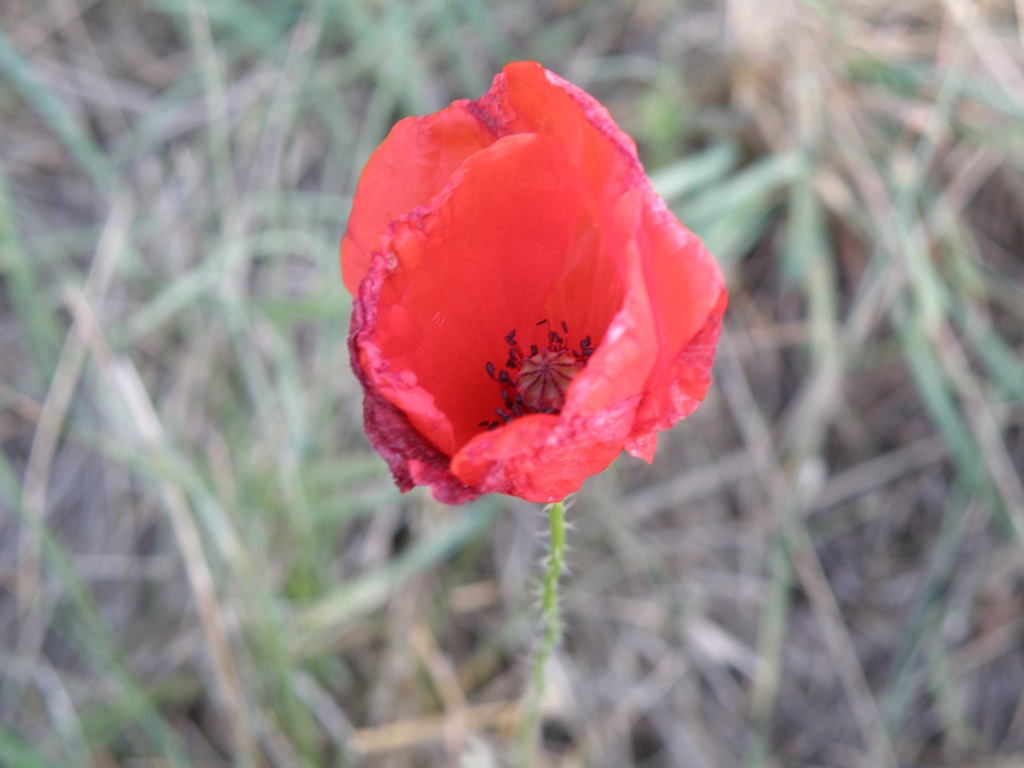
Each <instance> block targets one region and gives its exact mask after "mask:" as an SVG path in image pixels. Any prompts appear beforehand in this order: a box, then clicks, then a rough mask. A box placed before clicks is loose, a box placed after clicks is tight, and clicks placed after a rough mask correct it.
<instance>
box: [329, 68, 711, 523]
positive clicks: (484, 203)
mask: <svg viewBox="0 0 1024 768" xmlns="http://www.w3.org/2000/svg"><path fill="white" fill-rule="evenodd" d="M341 267H342V277H343V279H344V281H345V285H346V286H347V287H348V289H349V290H350V291H351V292H352V294H353V296H354V297H355V300H354V303H353V309H352V323H351V328H350V332H349V349H350V352H351V357H352V367H353V369H354V371H355V373H356V376H357V377H358V378H359V381H360V382H361V383H362V386H363V389H364V394H365V400H364V417H365V428H366V434H367V436H368V437H369V439H370V442H371V443H372V444H373V446H374V448H376V449H377V451H378V452H379V453H380V454H381V455H382V456H383V457H384V459H385V460H386V461H387V463H388V465H389V466H390V468H391V472H392V474H393V475H394V477H395V482H396V483H397V484H398V486H399V487H400V488H401V489H402V490H403V491H406V490H409V489H410V488H412V487H413V486H414V485H429V486H431V489H432V491H433V493H434V496H435V497H437V498H438V499H439V500H441V501H445V502H448V503H461V502H463V501H468V500H470V499H473V498H475V497H477V496H479V495H480V494H482V493H492V492H496V493H506V494H511V495H513V496H519V497H521V498H524V499H528V500H531V501H541V502H550V501H557V500H561V499H563V498H565V496H566V495H568V494H569V493H572V492H573V491H576V490H578V489H579V487H580V485H581V483H582V482H583V480H584V479H585V478H587V477H588V476H590V475H592V474H595V473H597V472H600V471H601V470H603V469H604V468H605V467H607V466H608V464H610V463H611V461H612V460H613V459H614V458H615V457H616V456H617V455H618V454H619V453H620V452H621V451H622V450H623V449H625V450H627V451H629V452H630V453H632V454H633V455H636V456H640V457H641V458H644V459H645V460H647V461H650V460H651V459H652V458H653V456H654V448H655V442H656V437H657V432H658V430H661V429H666V428H667V427H669V426H671V425H672V424H674V423H676V422H677V421H679V420H680V419H682V418H683V417H685V416H687V415H688V414H690V413H691V412H692V411H693V410H694V409H695V408H696V407H697V405H698V404H699V403H700V402H701V400H702V399H703V398H704V395H705V393H706V392H707V388H708V385H709V383H710V370H711V364H712V361H713V359H714V352H715V345H716V343H717V340H718V334H719V330H720V327H721V321H722V314H723V313H724V311H725V305H726V293H725V284H724V280H723V278H722V274H721V271H720V270H719V268H718V266H717V264H716V263H715V261H714V259H713V258H712V257H711V256H710V254H708V252H707V251H706V250H705V248H704V246H703V244H702V243H701V242H700V240H698V239H697V237H696V236H695V235H693V233H691V232H690V231H689V230H688V229H687V228H686V227H685V226H683V225H682V224H681V223H680V222H679V220H678V219H676V217H675V216H674V215H672V213H671V212H670V211H669V210H668V209H667V208H666V206H665V203H664V201H663V200H662V199H661V198H660V197H659V196H658V195H657V194H656V193H655V192H654V190H653V188H652V187H651V184H650V181H648V179H647V177H646V176H645V174H644V171H643V168H642V167H641V165H640V162H639V160H638V159H637V155H636V147H635V146H634V144H633V142H632V140H631V139H630V138H629V137H628V136H627V135H626V134H624V133H623V132H622V131H621V130H620V129H619V128H618V126H616V125H615V123H614V122H613V121H612V119H611V117H610V116H609V115H608V113H607V111H605V109H604V108H603V107H602V106H601V105H600V104H598V103H597V102H596V101H595V100H594V99H593V98H592V97H591V96H589V95H588V94H586V93H585V92H583V91H581V90H580V89H578V88H576V87H575V86H573V85H571V84H569V83H567V82H565V81H564V80H562V79H561V78H560V77H558V76H557V75H555V74H553V73H551V72H549V71H547V70H546V69H544V68H543V67H541V66H540V65H539V64H536V63H533V62H519V63H514V64H509V65H508V66H506V67H505V69H504V71H502V72H501V73H500V74H499V75H497V76H496V77H495V78H494V83H493V84H492V86H491V89H490V90H489V91H488V92H487V93H486V94H484V96H483V97H482V98H480V99H479V100H477V101H468V100H462V101H456V102H455V103H453V104H452V105H451V106H449V107H448V108H447V109H444V110H442V111H440V112H438V113H436V114H433V115H427V116H425V117H410V118H406V119H405V120H402V121H401V122H399V123H398V124H397V125H396V126H395V127H394V128H393V129H392V130H391V133H390V134H389V135H388V137H387V138H386V139H385V140H384V143H383V144H381V145H380V147H378V148H377V150H376V151H375V152H374V153H373V155H372V156H371V157H370V159H369V161H368V162H367V164H366V168H365V169H364V170H363V173H362V176H361V177H360V180H359V185H358V188H357V190H356V195H355V199H354V201H353V205H352V213H351V216H350V217H349V223H348V230H347V231H346V233H345V236H344V238H343V239H342V243H341Z"/></svg>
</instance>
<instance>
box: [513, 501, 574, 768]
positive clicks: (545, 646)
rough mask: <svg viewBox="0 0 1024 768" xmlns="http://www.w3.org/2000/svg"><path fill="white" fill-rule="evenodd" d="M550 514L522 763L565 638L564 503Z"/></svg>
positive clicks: (552, 506) (522, 732) (529, 753)
mask: <svg viewBox="0 0 1024 768" xmlns="http://www.w3.org/2000/svg"><path fill="white" fill-rule="evenodd" d="M545 511H546V512H547V513H548V521H549V532H550V544H549V551H548V557H547V562H546V563H545V564H544V582H543V584H542V590H541V619H542V621H543V628H544V632H543V634H542V635H541V639H540V645H539V646H538V647H537V652H536V654H535V655H534V657H533V685H532V686H531V690H530V692H529V693H528V696H529V698H528V700H527V702H526V706H525V710H524V713H523V719H522V720H521V721H520V730H519V746H520V750H519V757H520V759H519V765H520V766H528V765H530V764H531V763H532V761H531V757H532V753H533V736H534V731H535V730H536V728H537V716H538V714H539V713H540V704H541V701H542V700H543V698H544V686H545V683H546V677H545V673H546V670H547V664H548V659H549V658H551V654H552V652H553V651H554V649H555V647H556V646H557V645H558V641H559V640H560V639H561V637H562V614H561V611H560V609H559V604H558V582H559V579H560V578H561V576H562V570H563V568H564V567H565V503H564V502H562V501H556V502H555V503H554V504H549V505H548V506H547V508H546V510H545Z"/></svg>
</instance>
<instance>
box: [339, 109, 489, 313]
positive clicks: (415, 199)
mask: <svg viewBox="0 0 1024 768" xmlns="http://www.w3.org/2000/svg"><path fill="white" fill-rule="evenodd" d="M469 104H470V102H468V101H457V102H455V103H454V104H452V105H451V106H450V107H448V108H447V109H444V110H442V111H440V112H437V113H436V114H433V115H426V116H424V117H408V118H406V119H404V120H402V121H400V122H399V123H398V124H396V125H395V127H394V128H392V129H391V132H390V133H389V134H388V136H387V138H386V139H384V142H383V143H382V144H381V145H380V146H379V147H378V148H377V149H376V150H375V151H374V153H373V154H372V155H371V156H370V159H369V160H368V161H367V163H366V167H365V168H364V169H363V172H362V174H361V175H360V177H359V186H358V188H357V189H356V195H355V198H354V199H353V202H352V214H351V215H350V216H349V221H348V228H347V230H346V232H345V237H344V238H343V239H342V241H341V275H342V279H343V280H344V281H345V287H346V288H348V290H349V292H350V293H351V294H352V295H353V296H354V295H355V294H356V291H357V290H358V288H359V283H360V281H361V280H362V279H363V278H364V277H365V276H366V273H367V271H368V270H369V268H370V258H371V256H372V254H373V252H374V251H375V250H377V249H378V247H379V244H380V238H381V236H382V235H383V234H384V233H385V230H386V229H387V227H388V225H389V224H390V223H391V222H392V221H394V220H396V219H398V218H400V217H402V216H405V215H406V214H408V213H409V212H410V211H412V210H413V209H414V208H416V207H417V206H419V205H423V204H425V203H428V202H429V201H430V200H431V198H433V197H434V195H436V194H438V193H439V192H440V191H441V190H442V188H443V187H444V185H445V184H447V183H448V181H449V179H450V178H451V175H452V174H453V173H454V172H455V171H456V170H457V169H458V168H459V166H461V165H462V163H463V161H464V160H465V159H466V158H467V157H469V156H470V155H472V154H473V153H475V152H478V151H479V150H481V149H483V148H484V147H487V146H489V145H490V144H492V143H493V142H494V141H495V139H496V138H497V136H495V134H494V133H493V132H492V131H491V130H490V128H488V127H487V126H486V125H485V124H484V123H482V122H480V121H479V120H478V119H477V118H476V117H474V116H473V115H472V114H471V113H470V112H469V110H468V107H469Z"/></svg>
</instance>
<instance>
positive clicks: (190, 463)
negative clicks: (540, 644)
mask: <svg viewBox="0 0 1024 768" xmlns="http://www.w3.org/2000/svg"><path fill="white" fill-rule="evenodd" d="M1022 19H1024V2H1022V1H1021V0H1001V1H1000V0H974V1H972V0H848V1H846V2H840V0H804V1H801V0H775V1H774V2H771V3H764V2H759V1H758V0H722V1H721V2H713V1H711V0H692V1H688V2H673V0H615V1H614V2H591V1H589V0H523V2H515V3H509V2H496V1H492V0H417V1H415V2H399V0H340V1H339V2H330V1H329V0H309V1H308V2H300V1H299V0H279V1H278V2H272V3H271V2H262V1H260V0H205V1H204V0H151V1H150V2H125V1H123V0H48V1H47V2H42V3H40V2H36V1H35V0H3V2H2V4H0V374H2V376H0V445H2V452H0V765H3V766H12V767H13V768H51V767H53V766H61V767H63V766H72V767H75V768H77V767H78V766H86V767H89V768H108V767H110V766H134V767H138V768H156V767H158V766H173V767H175V768H199V767H200V766H201V767H203V768H215V767H219V766H239V767H244V768H250V767H257V766H287V767H288V768H293V767H295V766H389V767H394V768H399V767H404V766H434V765H453V766H467V767H468V768H498V767H499V766H503V765H506V764H507V758H508V755H509V754H510V752H511V745H512V744H513V743H514V736H515V732H516V728H517V720H518V709H517V704H518V701H519V697H520V695H521V692H522V690H523V689H524V686H525V685H526V681H527V679H528V676H529V657H530V652H531V649H532V648H533V646H534V642H535V640H536V637H537V633H538V631H539V622H538V619H537V613H538V601H537V579H538V576H539V573H540V562H541V559H542V557H543V555H544V551H545V550H544V532H545V530H546V520H545V518H544V516H543V515H542V513H541V510H540V508H539V507H538V506H537V505H531V504H527V503H524V502H521V501H519V500H516V499H510V498H504V497H487V498H483V499H481V500H479V501H478V502H476V503H473V504H470V505H466V506H463V507H445V506H443V505H440V504H438V503H436V502H434V501H433V500H432V499H431V498H430V496H429V494H428V493H425V492H422V489H419V490H417V491H415V492H413V493H410V494H408V495H406V496H401V495H400V494H399V493H398V492H397V491H396V490H395V488H394V487H393V485H392V482H391V479H390V476H389V474H388V472H387V469H386V467H385V465H384V462H383V461H382V460H381V459H379V458H378V457H377V455H376V454H375V453H374V452H373V451H372V450H371V449H370V448H369V446H368V444H367V442H366V439H365V437H364V436H363V433H362V428H361V421H362V414H361V399H362V398H361V394H360V392H359V388H358V385H357V384H356V382H355V380H354V378H353V376H352V373H351V371H350V369H349V365H348V354H347V350H346V333H347V326H348V315H349V310H350V306H351V304H350V299H349V297H348V295H347V294H346V293H345V291H344V289H343V288H342V285H341V282H340V279H339V269H338V263H337V251H338V243H339V240H340V237H341V234H342V232H343V231H344V227H345V222H346V216H347V213H348V209H349V205H350V202H351V195H352V193H353V190H354V188H355V184H356V181H357V178H358V174H359V171H360V169H361V168H362V165H363V163H364V162H365V160H366V158H367V156H368V155H369V153H370V152H371V151H372V150H373V148H374V147H375V146H376V145H377V144H378V143H379V142H380V141H381V139H382V138H383V137H384V136H385V134H386V132H387V131H388V129H389V128H390V126H391V125H392V124H393V123H394V122H395V121H396V120H397V119H399V118H401V117H403V116H405V115H409V114H417V113H418V114H422V113H427V112H432V111H435V110H437V109H439V108H441V107H443V106H445V105H446V104H447V103H448V102H450V101H451V100H453V99H455V98H463V97H469V98H476V97H478V96H479V95H481V94H482V93H483V92H484V91H485V90H486V89H487V87H488V85H489V83H490V79H491V77H492V76H493V74H494V73H495V72H497V71H498V70H499V69H500V68H501V66H502V65H503V64H504V63H505V62H507V61H509V60H514V59H536V60H538V61H540V62H542V63H544V64H545V65H546V66H548V67H549V68H551V69H553V70H554V71H556V72H558V73H560V74H561V75H563V76H564V77H566V78H568V79H569V80H571V81H573V82H575V83H576V84H578V85H580V86H581V87H583V88H585V89H587V90H588V91H590V92H591V93H592V94H594V95H595V96H596V97H597V98H598V99H600V100H601V101H602V102H603V103H604V104H605V105H606V106H607V107H608V109H609V110H610V111H611V113H612V115H613V116H614V117H615V119H616V120H617V121H618V122H619V124H620V125H621V126H622V127H623V128H624V129H625V130H626V131H627V132H629V133H630V134H631V135H632V136H633V137H634V138H635V140H636V142H637V144H638V146H639V150H640V155H641V158H642V160H643V162H644V164H645V166H646V168H647V169H648V171H649V173H650V174H651V176H652V178H653V180H654V182H655V184H656V186H657V188H658V189H659V191H660V192H661V193H662V194H663V195H664V196H665V197H666V199H667V200H668V202H669V204H670V206H671V207H672V208H673V210H675V211H676V212H677V213H678V215H679V216H680V217H681V218H682V219H683V221H685V222H686V223H687V224H688V225H689V226H690V227H691V228H692V229H694V230H695V231H696V232H697V233H698V234H700V235H701V236H702V237H703V238H704V239H705V241H706V242H707V244H708V246H709V248H710V249H711V251H712V252H713V253H714V254H716V256H717V257H718V259H719V261H720V263H721V264H722V266H723V269H724V270H725V272H726V274H727V277H728V281H729V286H730V293H731V304H730V309H729V312H728V314H727V316H726V323H725V330H724V333H723V337H722V342H721V346H720V349H719V353H718V358H717V362H716V368H715V383H714V385H713V386H712V389H711V391H710V393H709V396H708V399H707V401H706V402H705V403H704V405H703V406H702V408H701V409H700V410H699V411H698V412H697V413H696V414H695V415H694V416H693V417H691V418H689V419H687V420H686V421H685V422H683V423H681V424H680V425H678V426H677V427H676V428H674V429H672V430H671V431H669V432H667V433H665V434H663V436H662V438H661V441H660V444H659V450H658V455H657V457H656V459H655V461H654V463H653V465H651V466H647V465H645V464H644V463H643V462H641V461H638V460H634V459H630V458H629V457H624V458H622V459H620V460H619V461H617V462H616V463H615V464H614V465H613V466H612V467H611V469H610V470H609V471H607V472H605V473H604V474H602V475H600V476H597V477H594V478H592V479H591V480H589V481H588V482H587V483H586V484H585V485H584V488H583V490H582V492H581V493H580V494H579V495H578V496H577V497H576V499H575V501H574V503H573V506H572V507H571V509H570V510H569V519H570V521H571V523H572V529H571V530H570V534H569V535H570V554H569V565H570V569H569V572H568V574H567V575H566V577H565V579H564V583H563V596H564V612H565V618H566V636H565V642H564V644H563V646H562V648H561V650H560V651H559V653H558V654H557V657H556V658H555V660H554V663H553V664H552V666H551V669H550V670H549V675H548V676H549V686H548V689H549V695H548V697H547V699H546V700H545V705H544V718H543V732H542V750H541V753H540V755H539V756H538V757H537V762H536V763H535V764H536V765H547V766H558V767H565V766H584V765H586V766H614V767H615V768H619V767H621V766H645V767H653V766H683V767H690V766H692V767H693V768H715V767H716V766H740V765H742V766H752V767H753V766H765V767H768V766H777V767H780V768H782V767H786V766H843V767H845V766H849V767H851V768H853V767H860V768H880V767H881V768H893V767H896V766H960V767H963V768H967V767H968V766H978V767H980V766H998V767H1000V768H1010V767H1012V766H1017V767H1019V766H1022V765H1024V703H1022V691H1024V482H1022V474H1024V358H1022V355H1024V23H1022Z"/></svg>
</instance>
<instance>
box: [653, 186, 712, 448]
mask: <svg viewBox="0 0 1024 768" xmlns="http://www.w3.org/2000/svg"><path fill="white" fill-rule="evenodd" d="M639 231H640V232H641V233H643V239H644V240H646V242H645V243H643V244H642V245H643V247H644V248H645V249H646V250H647V252H648V253H647V257H646V261H647V263H648V268H649V277H648V280H649V285H650V291H651V303H652V306H653V310H654V315H655V317H657V318H658V335H659V355H658V362H657V365H656V367H655V370H654V371H653V372H652V375H651V378H650V380H649V381H648V382H647V385H646V387H645V388H646V390H647V394H646V396H645V398H644V402H643V404H642V405H641V406H640V411H639V413H638V415H637V426H636V429H635V433H636V434H642V433H644V432H651V431H653V430H657V429H666V428H667V427H670V426H672V425H673V424H675V423H676V422H677V421H679V420H680V419H682V418H684V417H685V416H689V415H690V413H692V412H693V411H694V409H695V408H696V407H697V406H698V405H699V404H700V402H701V401H702V400H703V399H704V395H705V394H706V393H707V389H708V385H709V384H710V382H711V365H712V363H713V362H714V356H715V346H716V344H717V342H718V334H719V330H720V328H721V322H722V315H723V314H724V313H725V307H726V302H727V299H726V292H725V281H724V279H723V277H722V272H721V270H720V269H719V268H718V264H717V263H716V262H715V260H714V258H712V256H711V254H709V253H708V252H707V250H706V249H705V248H704V244H703V243H701V241H700V240H699V239H697V237H696V236H695V235H694V234H693V233H692V232H690V231H689V230H688V229H687V228H686V227H685V226H683V225H682V224H681V223H680V222H679V220H678V219H676V217H675V216H673V215H672V213H671V212H669V211H668V210H667V209H666V208H665V204H664V202H663V201H662V199H661V198H660V197H658V196H657V195H656V194H655V193H654V191H653V190H651V189H650V188H649V187H648V188H647V190H645V195H644V212H643V226H642V227H641V228H640V230H639Z"/></svg>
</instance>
